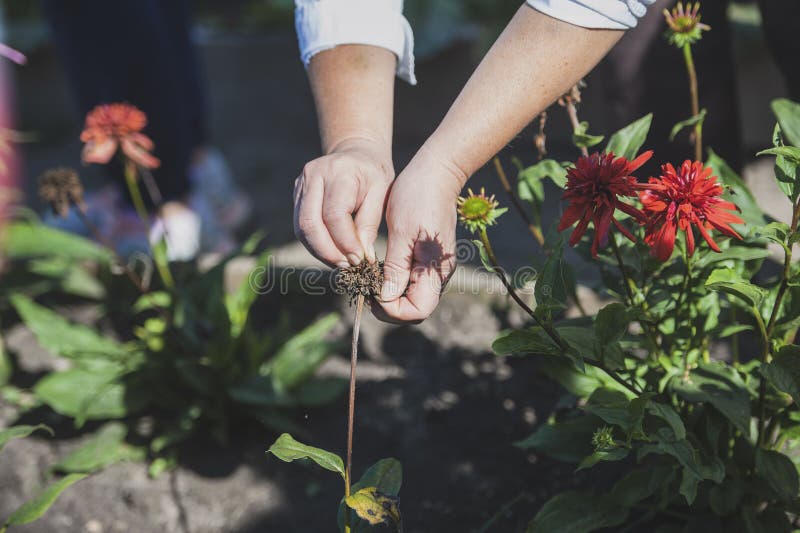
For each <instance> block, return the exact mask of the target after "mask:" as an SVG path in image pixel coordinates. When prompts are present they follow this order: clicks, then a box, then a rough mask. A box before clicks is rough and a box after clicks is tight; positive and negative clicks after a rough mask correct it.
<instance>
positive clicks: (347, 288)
mask: <svg viewBox="0 0 800 533" xmlns="http://www.w3.org/2000/svg"><path fill="white" fill-rule="evenodd" d="M381 287H383V261H377V262H375V263H370V262H369V261H367V260H364V261H362V262H361V263H359V264H358V265H355V266H350V267H346V268H342V269H339V272H338V274H337V275H336V288H337V290H338V291H340V292H342V293H343V294H346V295H347V296H348V297H349V299H350V305H352V304H353V303H354V302H355V301H356V299H357V298H358V297H359V296H364V297H365V298H373V297H375V296H378V295H379V294H380V293H381Z"/></svg>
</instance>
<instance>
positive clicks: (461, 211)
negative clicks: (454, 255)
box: [457, 187, 508, 232]
mask: <svg viewBox="0 0 800 533" xmlns="http://www.w3.org/2000/svg"><path fill="white" fill-rule="evenodd" d="M467 193H468V194H467V196H459V197H458V200H457V204H458V219H459V220H460V221H461V223H462V224H464V227H465V228H467V229H468V230H470V231H472V232H478V231H481V230H484V229H486V228H487V227H488V226H491V225H493V224H494V223H495V222H497V219H498V217H499V216H500V215H502V214H503V213H505V212H506V211H508V208H506V207H500V208H498V206H499V205H500V204H499V203H498V202H497V200H496V199H495V197H494V195H491V196H486V190H484V188H483V187H481V192H480V194H475V193H474V192H472V189H467Z"/></svg>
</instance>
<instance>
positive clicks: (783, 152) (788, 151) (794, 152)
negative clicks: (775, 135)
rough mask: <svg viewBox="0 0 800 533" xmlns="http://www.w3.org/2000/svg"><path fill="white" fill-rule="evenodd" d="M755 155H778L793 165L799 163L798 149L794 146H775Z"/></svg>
mask: <svg viewBox="0 0 800 533" xmlns="http://www.w3.org/2000/svg"><path fill="white" fill-rule="evenodd" d="M756 155H778V156H781V157H785V158H786V159H788V160H790V161H794V162H795V163H800V148H797V147H795V146H776V147H774V148H767V149H766V150H761V151H760V152H758V153H757V154H756Z"/></svg>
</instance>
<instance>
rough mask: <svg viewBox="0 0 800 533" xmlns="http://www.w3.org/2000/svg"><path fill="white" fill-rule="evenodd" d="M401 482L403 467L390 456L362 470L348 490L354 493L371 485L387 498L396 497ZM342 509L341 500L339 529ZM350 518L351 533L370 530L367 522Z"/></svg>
mask: <svg viewBox="0 0 800 533" xmlns="http://www.w3.org/2000/svg"><path fill="white" fill-rule="evenodd" d="M402 482H403V467H402V465H401V464H400V461H398V460H397V459H392V458H388V459H381V460H380V461H378V462H376V463H375V464H374V465H372V466H371V467H369V468H368V469H367V471H366V472H364V475H363V476H361V479H360V480H358V482H357V483H354V484H353V486H352V487H351V488H350V490H351V492H354V493H355V492H358V491H360V490H362V489H365V488H369V487H373V488H375V489H377V490H378V491H379V492H380V493H381V494H384V495H386V496H387V497H389V498H392V499H396V498H397V496H398V494H400V486H401V485H402ZM344 510H345V503H344V501H342V502H341V503H340V504H339V512H338V515H337V521H338V524H339V529H340V530H341V531H344ZM351 518H354V519H353V520H351V524H350V526H351V531H352V533H366V532H367V531H371V528H370V526H369V523H368V522H365V521H362V520H360V519H358V518H355V517H351Z"/></svg>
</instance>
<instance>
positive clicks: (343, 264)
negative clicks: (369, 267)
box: [336, 261, 350, 268]
mask: <svg viewBox="0 0 800 533" xmlns="http://www.w3.org/2000/svg"><path fill="white" fill-rule="evenodd" d="M349 266H350V263H348V262H347V261H339V262H338V263H336V268H347V267H349Z"/></svg>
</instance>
